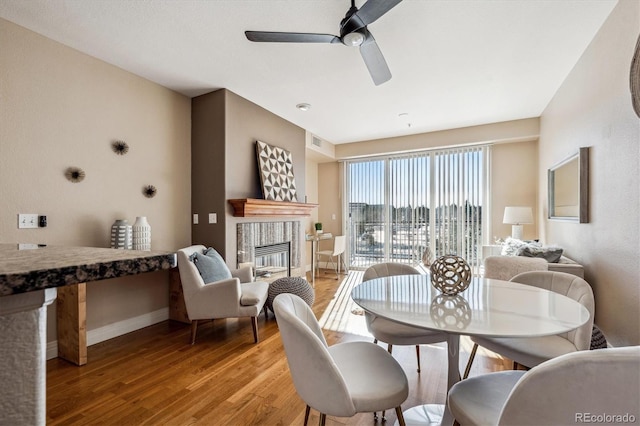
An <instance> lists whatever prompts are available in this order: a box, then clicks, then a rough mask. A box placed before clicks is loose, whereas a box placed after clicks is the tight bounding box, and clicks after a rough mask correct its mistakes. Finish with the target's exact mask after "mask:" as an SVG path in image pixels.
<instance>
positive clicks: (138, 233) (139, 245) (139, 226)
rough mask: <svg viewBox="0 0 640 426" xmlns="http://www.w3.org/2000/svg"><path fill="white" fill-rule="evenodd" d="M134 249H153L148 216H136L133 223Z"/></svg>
mask: <svg viewBox="0 0 640 426" xmlns="http://www.w3.org/2000/svg"><path fill="white" fill-rule="evenodd" d="M133 249H134V250H147V251H149V250H151V225H149V222H147V217H146V216H138V217H136V221H135V223H134V224H133Z"/></svg>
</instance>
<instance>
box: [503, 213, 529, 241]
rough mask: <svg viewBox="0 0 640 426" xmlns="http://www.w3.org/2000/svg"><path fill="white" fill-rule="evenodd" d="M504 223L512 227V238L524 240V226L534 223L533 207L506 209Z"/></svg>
mask: <svg viewBox="0 0 640 426" xmlns="http://www.w3.org/2000/svg"><path fill="white" fill-rule="evenodd" d="M502 223H506V224H510V225H511V238H516V239H518V240H521V239H522V224H524V223H533V212H532V210H531V207H505V208H504V217H503V218H502Z"/></svg>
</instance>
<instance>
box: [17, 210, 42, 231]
mask: <svg viewBox="0 0 640 426" xmlns="http://www.w3.org/2000/svg"><path fill="white" fill-rule="evenodd" d="M37 227H38V214H33V213H20V214H18V228H20V229H22V228H37Z"/></svg>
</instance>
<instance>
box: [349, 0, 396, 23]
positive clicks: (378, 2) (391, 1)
mask: <svg viewBox="0 0 640 426" xmlns="http://www.w3.org/2000/svg"><path fill="white" fill-rule="evenodd" d="M401 1H402V0H369V1H367V2H366V3H365V4H363V5H362V7H361V8H360V9H358V11H357V12H356V13H355V14H356V15H358V17H360V19H361V20H362V22H363V23H364V25H369V24H371V23H373V22H375V21H376V20H378V18H380V17H381V16H382V15H384V14H385V13H387V12H388V11H390V10H391V9H393V8H394V7H395V6H396V5H397V4H398V3H400V2H401Z"/></svg>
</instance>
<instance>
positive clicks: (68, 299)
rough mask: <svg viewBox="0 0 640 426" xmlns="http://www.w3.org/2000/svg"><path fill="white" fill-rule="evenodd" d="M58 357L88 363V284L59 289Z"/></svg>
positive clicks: (76, 362) (75, 362) (79, 363)
mask: <svg viewBox="0 0 640 426" xmlns="http://www.w3.org/2000/svg"><path fill="white" fill-rule="evenodd" d="M57 317H58V318H57V320H58V327H57V328H58V356H59V357H60V358H62V359H64V360H67V361H69V362H72V363H74V364H76V365H85V364H86V363H87V284H86V283H81V284H74V285H68V286H63V287H58V302H57Z"/></svg>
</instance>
